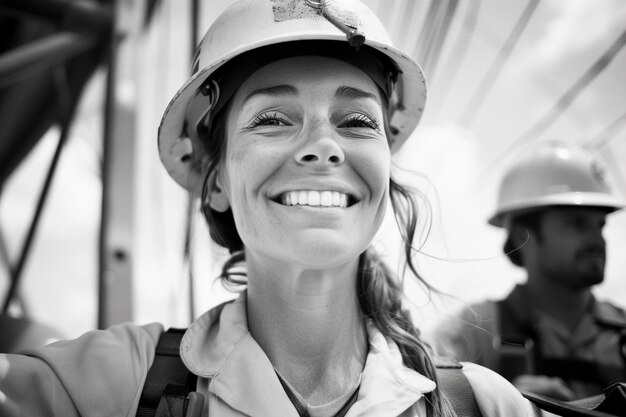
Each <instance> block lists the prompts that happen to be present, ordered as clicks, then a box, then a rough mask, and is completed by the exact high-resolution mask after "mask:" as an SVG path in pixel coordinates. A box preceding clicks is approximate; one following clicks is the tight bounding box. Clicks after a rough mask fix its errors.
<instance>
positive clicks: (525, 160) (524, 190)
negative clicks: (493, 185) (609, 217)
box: [489, 141, 626, 227]
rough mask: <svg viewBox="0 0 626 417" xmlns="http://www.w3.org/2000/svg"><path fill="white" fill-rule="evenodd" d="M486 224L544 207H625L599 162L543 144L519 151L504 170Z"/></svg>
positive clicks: (577, 150) (562, 145)
mask: <svg viewBox="0 0 626 417" xmlns="http://www.w3.org/2000/svg"><path fill="white" fill-rule="evenodd" d="M497 204H498V206H497V209H496V212H495V213H494V214H493V216H491V218H490V219H489V223H490V224H492V225H494V226H498V227H506V223H507V219H508V218H511V217H513V216H515V215H518V214H522V213H524V212H528V211H533V210H536V209H538V208H542V207H547V206H590V207H600V208H606V209H607V210H608V211H614V210H618V209H621V208H624V207H625V206H626V203H625V202H624V200H623V199H621V198H620V197H618V196H617V195H615V194H614V193H613V192H612V191H611V188H610V185H609V183H608V181H607V178H606V172H605V169H604V168H603V167H602V165H601V164H600V162H599V161H598V160H597V159H595V158H594V157H593V156H592V155H591V154H590V153H589V152H588V151H586V150H585V149H583V148H582V147H579V146H576V145H573V144H570V143H567V142H561V141H543V142H538V143H536V144H533V145H532V146H530V147H528V148H527V149H525V151H523V152H522V153H521V154H520V155H519V156H518V157H517V158H516V159H515V161H514V163H513V164H512V165H511V166H510V168H509V169H508V170H507V171H506V173H505V175H504V177H503V179H502V182H501V183H500V189H499V193H498V203H497Z"/></svg>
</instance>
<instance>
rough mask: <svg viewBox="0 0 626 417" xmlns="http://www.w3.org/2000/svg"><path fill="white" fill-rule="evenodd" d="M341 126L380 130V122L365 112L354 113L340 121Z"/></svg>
mask: <svg viewBox="0 0 626 417" xmlns="http://www.w3.org/2000/svg"><path fill="white" fill-rule="evenodd" d="M339 127H341V128H367V129H373V130H375V131H377V132H378V131H380V123H378V121H377V120H375V119H373V118H371V117H369V116H367V115H365V114H363V113H354V114H351V115H350V116H348V117H347V118H346V119H344V120H343V121H342V122H341V123H339Z"/></svg>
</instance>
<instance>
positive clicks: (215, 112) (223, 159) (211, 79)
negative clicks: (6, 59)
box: [0, 0, 533, 417]
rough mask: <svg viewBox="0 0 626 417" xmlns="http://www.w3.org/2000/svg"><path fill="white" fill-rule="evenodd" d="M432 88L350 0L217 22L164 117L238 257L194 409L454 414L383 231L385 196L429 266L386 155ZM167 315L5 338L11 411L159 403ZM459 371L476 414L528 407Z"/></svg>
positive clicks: (280, 7)
mask: <svg viewBox="0 0 626 417" xmlns="http://www.w3.org/2000/svg"><path fill="white" fill-rule="evenodd" d="M425 94H426V92H425V82H424V78H423V75H422V72H421V69H420V67H419V66H418V65H417V64H416V63H415V62H414V61H413V60H412V59H410V58H408V57H407V56H406V55H405V54H403V53H402V52H400V51H398V50H396V49H395V48H394V47H393V46H392V45H391V42H390V41H389V37H388V35H387V34H386V32H385V30H384V28H383V27H382V26H381V24H380V22H379V21H378V19H377V18H376V16H374V15H373V14H372V12H371V11H370V10H369V9H367V8H365V7H364V6H363V5H362V4H361V3H359V2H357V1H356V0H343V1H325V2H312V1H297V2H296V1H287V0H284V1H281V0H271V1H270V0H254V1H253V0H245V1H241V2H238V3H236V4H235V5H233V6H232V7H231V8H229V9H228V10H227V11H226V12H224V13H223V14H222V15H221V16H220V17H219V18H218V19H217V21H216V22H215V23H214V25H213V26H212V27H211V28H210V29H209V31H208V33H207V35H206V36H205V38H204V39H203V41H202V43H201V44H200V47H199V51H198V54H197V58H196V62H195V65H194V74H193V76H192V77H191V78H190V79H189V81H188V82H187V83H186V84H185V85H184V86H183V87H182V88H181V89H180V90H179V92H178V93H177V94H176V95H175V97H174V98H173V99H172V101H171V103H170V105H169V106H168V108H167V109H166V111H165V114H164V116H163V120H162V123H161V126H160V129H159V151H160V155H161V158H162V161H163V163H164V165H165V167H166V169H167V170H168V172H169V173H170V174H171V176H172V177H173V178H174V179H175V180H176V181H177V182H178V183H179V184H180V185H181V186H183V187H184V188H186V189H187V190H189V192H190V193H191V194H192V195H193V196H194V197H198V198H200V199H201V202H202V210H203V213H204V215H205V217H206V220H207V223H208V226H209V229H210V231H211V236H212V237H213V239H214V240H215V241H216V242H217V243H218V244H220V245H222V246H224V247H226V248H227V249H228V250H229V251H230V253H231V254H232V257H231V259H230V260H229V261H228V262H226V264H225V265H224V267H223V269H222V278H223V279H224V280H226V281H234V282H237V283H239V282H241V281H242V278H241V277H242V274H244V276H245V279H244V282H245V284H246V289H245V290H244V291H243V292H242V293H241V295H240V296H239V298H238V299H237V300H235V301H233V302H229V303H226V304H223V305H221V306H219V307H217V308H214V309H212V310H210V311H208V312H206V313H205V314H203V315H202V316H201V317H199V318H198V319H197V320H196V321H195V322H194V323H193V324H192V325H191V327H190V328H189V329H187V330H186V332H185V334H184V336H183V337H182V342H181V347H180V357H181V359H182V362H183V364H184V366H185V367H186V369H187V370H188V371H190V372H191V374H192V375H193V378H192V379H193V388H195V390H196V391H197V392H198V393H199V394H201V396H202V397H203V398H205V399H206V402H205V403H204V406H202V407H198V408H197V410H198V413H199V414H198V415H203V416H220V417H223V416H250V415H253V416H261V417H264V416H267V417H269V416H277V415H280V416H289V417H296V416H320V417H331V416H376V417H384V416H405V417H408V416H446V417H448V416H455V415H456V411H455V409H454V408H453V407H452V405H451V403H459V401H457V400H458V399H459V398H456V397H453V396H455V395H457V394H455V393H454V391H450V392H444V390H443V389H442V388H441V386H439V385H438V384H437V382H438V376H437V372H436V370H435V366H434V363H433V359H432V357H431V355H430V350H429V348H428V346H427V345H426V344H425V343H424V342H423V341H422V340H421V338H420V333H419V330H418V329H417V328H416V327H415V326H414V325H413V324H412V322H411V318H410V315H409V314H408V312H407V311H406V309H405V308H404V307H403V303H402V300H403V297H404V294H403V291H402V286H401V284H400V282H399V280H398V279H397V277H396V276H395V275H394V274H393V273H392V272H391V271H390V269H389V268H387V267H386V266H385V265H384V264H383V263H382V262H381V261H380V259H379V257H378V256H377V255H376V253H375V251H374V250H373V249H372V248H371V244H372V240H373V238H374V235H375V234H376V233H377V231H378V230H379V228H380V226H381V223H382V221H383V218H384V216H385V209H386V207H387V205H388V203H389V202H391V206H392V207H393V210H394V214H395V216H396V219H397V221H398V225H399V227H400V228H401V229H402V230H401V232H402V236H404V237H405V239H406V240H405V242H404V245H405V251H406V254H407V265H408V268H409V269H410V271H411V272H412V273H414V275H415V277H416V278H417V279H421V278H420V277H419V275H418V273H417V271H416V268H415V266H414V265H413V262H412V259H411V253H412V251H413V247H412V244H413V242H412V238H413V236H414V234H415V228H416V223H417V218H416V216H417V208H416V200H415V197H414V196H413V195H412V194H411V193H410V192H409V191H408V190H407V189H405V188H404V187H403V186H401V185H400V184H399V183H397V182H395V181H394V180H393V179H392V177H391V172H390V165H391V162H390V160H391V153H392V152H394V151H395V150H397V149H398V148H399V146H400V145H401V144H402V143H403V142H404V141H405V140H406V139H407V138H408V137H409V135H410V134H411V133H412V131H413V130H414V128H415V127H416V126H417V124H418V121H419V118H420V116H421V113H422V110H423V106H424V100H425ZM242 270H243V271H245V273H242ZM162 330H163V329H162V326H160V325H157V324H152V325H147V326H136V325H132V324H124V325H119V326H114V327H112V328H110V329H108V330H105V331H97V332H90V333H87V334H85V335H83V336H82V337H80V338H79V339H76V340H73V341H62V342H57V343H55V344H52V345H49V346H47V347H44V348H39V349H32V350H30V351H28V352H26V353H27V355H3V356H2V357H0V391H1V392H0V394H3V395H2V396H0V397H1V398H2V400H0V412H1V414H2V415H35V416H36V415H64V416H75V415H94V414H99V415H100V414H101V415H116V416H117V415H124V416H128V415H135V414H136V413H137V415H142V416H143V415H155V413H156V415H161V414H160V413H161V412H162V411H163V410H162V406H161V405H158V406H155V407H153V408H152V409H151V410H147V409H146V406H145V404H143V403H140V399H141V398H142V390H143V387H144V382H145V381H146V376H147V375H148V370H151V372H154V371H153V370H154V367H152V369H151V366H152V365H153V362H154V357H155V354H154V352H155V346H156V345H157V341H158V340H159V338H160V336H161V333H162ZM161 340H163V339H161ZM159 346H162V345H161V342H159ZM157 371H159V370H157ZM463 374H464V375H465V377H466V378H467V380H469V383H470V385H471V388H472V389H473V393H474V396H475V398H476V403H477V405H478V408H479V409H480V411H481V412H482V414H483V415H485V416H502V415H506V416H513V417H515V416H531V415H533V409H532V407H531V405H530V403H528V402H527V401H526V400H525V399H523V398H522V396H521V395H520V394H519V392H517V391H516V390H515V389H514V388H513V387H512V385H510V384H509V383H508V382H507V381H505V380H504V379H502V378H501V377H499V376H498V375H497V374H495V373H493V372H491V371H489V370H487V369H486V368H482V367H478V366H475V365H472V364H466V365H464V367H463ZM85 376H89V378H90V379H89V384H85V383H84V377H85ZM44 382H45V383H44ZM33 387H34V388H33ZM161 388H163V387H161ZM144 393H145V392H144ZM464 394H466V393H464ZM470 397H471V396H470ZM194 398H198V397H194ZM449 400H452V401H449ZM471 404H472V405H473V406H474V407H475V404H474V403H473V402H472V403H471ZM148 408H149V407H148ZM191 408H193V407H191ZM191 408H190V409H191ZM138 409H139V412H138V411H137V410H138ZM462 415H466V414H462Z"/></svg>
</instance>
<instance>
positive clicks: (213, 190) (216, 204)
mask: <svg viewBox="0 0 626 417" xmlns="http://www.w3.org/2000/svg"><path fill="white" fill-rule="evenodd" d="M218 172H219V171H218V170H217V169H215V170H214V171H213V172H212V173H211V174H210V175H209V180H208V183H207V186H208V187H209V201H208V203H209V205H210V206H211V208H212V209H213V210H215V211H218V212H220V213H224V212H225V211H226V210H228V209H229V208H230V201H229V199H228V195H227V194H226V192H225V191H224V187H222V180H221V177H220V175H219V174H218Z"/></svg>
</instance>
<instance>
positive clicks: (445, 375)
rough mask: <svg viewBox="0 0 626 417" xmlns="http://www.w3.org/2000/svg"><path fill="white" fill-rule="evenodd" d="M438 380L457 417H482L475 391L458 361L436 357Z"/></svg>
mask: <svg viewBox="0 0 626 417" xmlns="http://www.w3.org/2000/svg"><path fill="white" fill-rule="evenodd" d="M434 363H435V367H436V369H437V380H438V382H439V386H440V387H441V389H442V391H443V392H444V394H445V395H446V397H447V398H448V400H449V401H450V404H452V408H453V409H454V411H455V412H456V415H457V416H463V417H481V416H482V414H481V412H480V409H479V408H478V404H477V403H476V398H475V397H474V391H472V387H471V385H470V383H469V381H468V380H467V378H466V377H465V374H464V373H463V365H461V364H460V363H459V362H458V361H457V360H456V359H453V358H447V357H442V356H436V357H435V358H434Z"/></svg>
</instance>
